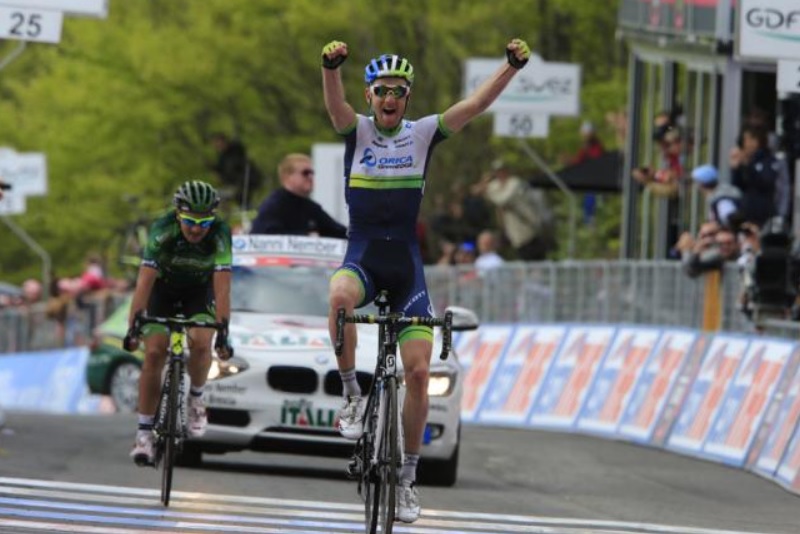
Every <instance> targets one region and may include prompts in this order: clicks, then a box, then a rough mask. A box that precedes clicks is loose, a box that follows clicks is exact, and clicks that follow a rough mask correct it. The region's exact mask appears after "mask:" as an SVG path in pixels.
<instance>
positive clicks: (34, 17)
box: [0, 0, 64, 43]
mask: <svg viewBox="0 0 800 534" xmlns="http://www.w3.org/2000/svg"><path fill="white" fill-rule="evenodd" d="M0 2H2V0H0ZM63 23H64V14H63V13H61V12H60V11H48V10H46V9H28V8H24V9H23V8H19V7H4V6H3V5H2V4H1V3H0V39H16V40H18V41H35V42H40V43H58V42H59V41H60V40H61V27H62V25H63Z"/></svg>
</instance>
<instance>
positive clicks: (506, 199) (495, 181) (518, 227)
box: [476, 160, 552, 261]
mask: <svg viewBox="0 0 800 534" xmlns="http://www.w3.org/2000/svg"><path fill="white" fill-rule="evenodd" d="M477 185H478V187H477V188H476V190H477V191H481V192H483V194H485V196H486V198H487V199H488V200H489V201H490V202H491V203H492V204H494V205H495V206H496V207H497V209H498V211H499V214H500V217H499V219H500V221H501V225H502V229H503V233H504V235H505V237H506V238H507V239H508V241H509V243H511V246H512V247H513V248H514V250H515V251H516V253H517V256H518V257H519V259H521V260H524V261H535V260H543V259H545V256H546V255H547V252H548V251H549V250H550V249H551V248H552V236H551V235H547V234H548V232H549V229H548V228H547V226H548V225H547V224H546V222H547V221H548V220H550V219H551V218H552V217H551V213H550V210H549V208H548V207H547V205H546V203H545V201H544V197H543V194H542V192H541V191H537V190H534V189H533V188H532V187H531V186H530V185H529V184H527V183H525V182H524V181H522V180H521V179H520V178H519V177H517V176H512V175H511V172H510V171H509V169H508V167H506V165H505V164H504V162H503V161H502V160H496V161H495V162H494V163H493V164H492V172H490V173H485V174H484V175H483V177H482V178H481V181H480V182H478V184H477Z"/></svg>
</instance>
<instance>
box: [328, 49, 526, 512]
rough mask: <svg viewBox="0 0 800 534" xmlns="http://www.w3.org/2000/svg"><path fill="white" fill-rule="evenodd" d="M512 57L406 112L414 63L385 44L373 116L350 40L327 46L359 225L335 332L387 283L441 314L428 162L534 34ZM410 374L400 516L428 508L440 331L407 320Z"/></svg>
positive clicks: (521, 61)
mask: <svg viewBox="0 0 800 534" xmlns="http://www.w3.org/2000/svg"><path fill="white" fill-rule="evenodd" d="M505 52H506V58H507V60H508V61H507V63H504V64H503V65H501V66H500V67H499V68H498V69H497V70H496V71H495V72H494V73H493V74H492V75H491V76H490V77H489V78H488V79H487V80H486V81H484V82H483V83H482V84H481V85H480V86H479V87H478V88H477V89H475V91H474V92H473V93H472V94H471V95H469V96H467V97H466V98H464V99H463V100H461V101H459V102H457V103H455V104H453V105H452V106H450V107H449V108H448V109H447V110H445V111H444V112H443V113H441V114H435V115H428V116H427V117H422V118H420V119H418V120H408V119H406V118H405V114H406V111H407V109H408V103H409V99H410V98H411V94H412V93H413V91H414V90H413V88H412V86H413V83H414V68H413V67H412V66H411V63H410V62H409V61H408V59H406V58H404V57H401V56H398V55H395V54H383V55H381V56H379V57H377V58H375V59H373V60H372V61H370V62H369V63H368V64H367V66H366V67H365V69H364V82H365V84H366V86H365V88H364V93H363V98H364V100H365V101H366V103H367V105H368V106H369V112H370V113H369V115H370V116H369V117H367V116H365V115H360V114H357V113H356V112H355V110H354V109H353V107H352V106H351V105H350V104H349V103H348V102H347V100H346V99H345V94H344V85H343V83H342V77H341V74H340V69H339V66H340V65H341V64H342V62H344V60H345V59H347V56H348V49H347V45H346V44H345V43H343V42H341V41H333V42H331V43H328V44H327V45H326V46H325V47H324V48H323V49H322V67H323V68H322V87H323V96H324V99H325V107H326V109H327V111H328V115H329V116H330V119H331V122H332V124H333V127H334V129H335V130H336V131H337V132H338V133H339V134H340V135H341V136H342V137H344V141H345V149H344V150H345V155H344V178H345V195H346V199H347V206H348V212H349V215H350V226H349V228H348V232H347V239H348V243H347V252H346V255H345V258H344V261H343V264H342V266H341V268H339V269H338V270H337V272H336V274H334V276H333V277H332V279H331V283H330V293H329V302H330V315H329V328H330V334H331V339H332V340H333V339H334V338H335V336H336V313H337V310H339V309H340V308H344V309H345V310H346V312H347V313H348V314H351V313H352V312H353V309H354V308H357V307H361V306H363V305H365V304H368V303H369V302H371V301H372V299H373V298H374V296H375V295H376V292H377V291H379V290H381V289H387V290H388V291H389V298H390V306H391V310H392V311H394V312H403V313H405V314H407V315H414V316H428V317H429V316H431V315H432V314H433V311H432V306H431V302H430V298H429V296H428V290H427V287H426V286H425V278H424V272H423V269H422V259H421V257H420V254H419V244H418V243H417V238H416V232H415V224H416V220H417V214H418V213H419V206H420V202H421V201H422V193H423V191H424V188H425V172H426V170H427V169H428V161H429V158H430V155H431V151H432V150H433V148H434V147H435V146H436V145H437V144H438V143H439V142H441V141H443V140H444V139H447V138H448V137H449V136H450V135H452V134H453V133H455V132H458V131H459V130H461V129H462V128H463V127H464V126H465V125H466V124H467V123H468V122H469V121H471V120H472V119H473V118H475V117H477V116H478V115H479V114H480V113H482V112H483V111H485V110H486V109H487V108H488V107H489V106H490V105H491V104H492V102H494V101H495V99H497V97H498V96H500V93H501V92H502V91H503V89H504V88H505V87H506V86H507V85H508V84H509V82H510V81H511V79H512V78H513V77H514V76H515V75H516V74H517V72H519V69H521V68H522V67H524V66H525V64H526V63H527V62H528V59H529V57H530V54H531V51H530V48H529V47H528V45H527V44H526V43H525V41H522V40H520V39H512V40H511V41H510V42H509V43H508V44H507V45H506V49H505ZM398 342H399V344H400V356H401V358H402V360H403V369H404V372H405V380H406V395H405V400H404V405H403V430H404V438H405V457H404V460H403V468H402V471H401V472H400V476H399V486H398V491H397V518H398V519H399V520H400V521H403V522H406V523H411V522H414V521H416V520H417V518H418V517H419V514H420V506H419V494H418V492H417V488H416V487H415V484H414V483H415V481H416V476H417V475H416V468H417V461H418V459H419V450H420V448H421V447H422V438H423V433H424V430H425V424H426V420H427V417H428V395H427V391H428V377H429V371H430V360H431V351H432V347H433V343H432V342H433V332H432V331H431V329H430V328H428V327H419V326H413V327H407V328H406V329H404V330H403V331H401V332H400V333H399V334H398ZM355 347H356V329H355V325H352V324H351V325H347V326H346V327H345V336H344V353H343V354H342V357H341V358H338V359H337V362H338V364H339V373H340V375H341V377H342V383H343V385H344V388H343V393H344V397H345V398H344V401H343V406H342V409H341V410H340V412H339V424H338V426H339V432H340V433H341V434H342V436H344V437H346V438H349V439H358V437H359V436H360V435H361V433H362V432H363V424H362V411H363V407H364V401H363V398H362V397H361V390H360V388H359V386H358V382H357V381H356V371H355Z"/></svg>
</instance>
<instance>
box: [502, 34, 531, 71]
mask: <svg viewBox="0 0 800 534" xmlns="http://www.w3.org/2000/svg"><path fill="white" fill-rule="evenodd" d="M506 57H507V58H508V63H509V64H510V65H511V66H512V67H514V68H515V69H521V68H522V67H524V66H525V64H526V63H527V62H528V60H529V59H530V57H531V49H530V47H529V46H528V43H526V42H525V41H523V40H522V39H512V40H511V42H510V43H508V44H507V45H506Z"/></svg>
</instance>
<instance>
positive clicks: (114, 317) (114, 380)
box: [86, 298, 144, 413]
mask: <svg viewBox="0 0 800 534" xmlns="http://www.w3.org/2000/svg"><path fill="white" fill-rule="evenodd" d="M130 305H131V299H130V298H128V299H126V300H125V301H123V302H122V304H121V305H120V306H119V307H118V308H117V309H116V310H115V311H114V313H113V314H111V316H110V317H109V318H108V319H107V320H106V321H105V322H104V323H102V324H101V325H100V326H98V327H97V328H96V329H95V340H94V342H93V344H92V351H91V353H90V355H89V362H88V364H87V367H86V381H87V382H88V384H89V390H90V391H91V392H92V393H95V394H99V395H109V396H111V398H112V399H113V400H114V404H115V405H116V407H117V411H119V412H126V413H131V412H135V411H136V403H137V401H138V398H139V375H140V374H141V369H142V359H143V358H144V354H143V353H142V352H141V351H136V352H135V353H133V354H131V353H130V352H128V351H126V350H124V349H123V348H122V339H123V338H124V337H125V333H126V332H127V330H128V310H129V309H130Z"/></svg>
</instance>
